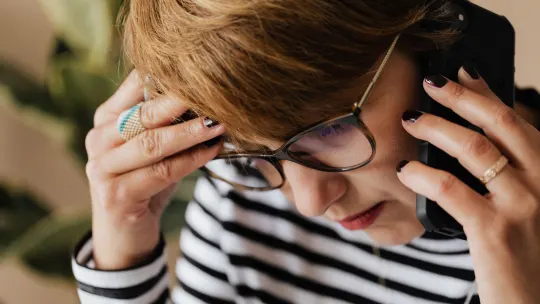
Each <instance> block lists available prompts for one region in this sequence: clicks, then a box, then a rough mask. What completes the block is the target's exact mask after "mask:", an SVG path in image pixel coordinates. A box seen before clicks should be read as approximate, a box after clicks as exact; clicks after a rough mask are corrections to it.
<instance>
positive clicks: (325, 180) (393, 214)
mask: <svg viewBox="0 0 540 304" xmlns="http://www.w3.org/2000/svg"><path fill="white" fill-rule="evenodd" d="M420 84H421V79H420V78H419V74H418V71H417V68H416V66H415V63H414V61H413V60H412V59H411V58H409V57H408V56H406V55H404V54H403V53H400V52H399V51H395V52H394V54H393V55H392V56H391V57H390V60H389V62H388V63H387V65H386V67H385V69H384V71H383V73H382V75H381V77H380V78H379V80H378V82H377V84H376V87H375V88H374V91H373V93H372V94H371V96H370V98H369V100H368V101H367V103H365V104H364V106H363V107H362V114H361V118H362V120H363V121H364V123H365V124H366V126H367V127H368V128H369V129H370V130H371V132H372V133H373V135H374V137H375V140H376V143H377V153H376V155H375V158H374V159H373V160H372V161H371V162H370V163H369V164H368V165H367V166H364V167H362V168H360V169H357V170H353V171H350V172H345V173H327V172H321V171H316V170H312V169H309V168H306V167H304V166H301V165H298V164H296V163H293V162H288V161H286V162H284V163H283V168H284V171H285V176H286V177H287V183H286V185H285V186H284V187H283V188H282V189H281V190H282V192H283V193H284V194H285V195H286V196H287V198H288V199H289V200H290V201H291V202H293V203H294V204H295V206H296V208H297V209H298V211H299V212H300V213H302V214H303V215H305V216H324V217H326V218H328V219H330V220H333V221H341V222H340V223H341V224H342V225H343V226H344V227H345V228H347V229H350V230H357V229H363V230H365V231H366V232H367V233H368V234H369V235H370V237H371V238H372V239H373V240H374V241H376V242H378V243H381V244H402V243H406V242H408V241H410V240H411V239H413V238H414V237H417V236H419V235H421V234H422V233H423V231H424V230H423V228H422V225H421V224H420V223H419V221H418V220H417V219H416V216H415V193H414V192H412V191H411V190H410V189H408V188H406V187H405V186H404V185H403V184H402V183H401V182H400V181H399V180H398V178H397V175H396V165H397V164H398V163H399V161H401V160H404V159H407V160H411V159H416V158H417V148H416V147H417V143H418V142H417V140H416V139H414V138H413V137H412V136H410V135H409V134H408V133H406V132H405V130H404V129H403V127H402V125H401V115H402V113H403V112H404V111H405V110H407V109H415V108H416V106H417V100H418V98H417V95H418V92H419V89H420V88H421V86H420ZM360 89H361V88H360V86H359V87H358V88H351V89H348V90H347V91H344V92H342V93H343V95H342V96H340V98H343V99H348V100H351V101H353V100H354V99H355V98H357V96H359V93H361V92H358V90H360ZM351 106H352V102H351ZM380 202H383V203H382V204H379V205H378V203H380ZM374 206H376V207H375V208H374V210H375V211H372V212H368V213H367V214H366V213H364V212H365V211H366V210H368V209H370V208H372V207H374ZM372 210H373V209H372ZM362 213H364V216H362V217H358V216H357V215H360V214H362ZM351 217H353V218H354V219H351ZM344 219H347V220H346V221H345V222H343V220H344Z"/></svg>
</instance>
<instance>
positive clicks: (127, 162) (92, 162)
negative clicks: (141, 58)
mask: <svg viewBox="0 0 540 304" xmlns="http://www.w3.org/2000/svg"><path fill="white" fill-rule="evenodd" d="M143 95H144V87H143V85H142V83H141V81H140V77H139V75H138V73H137V72H132V73H131V74H130V75H129V76H128V78H127V79H126V80H125V82H124V83H123V84H122V86H121V87H120V88H119V89H118V91H117V92H116V93H115V94H114V95H113V96H112V97H111V98H110V99H109V100H107V101H106V102H105V103H103V104H102V105H101V106H100V107H99V108H98V109H97V111H96V113H95V116H94V128H93V129H92V130H90V132H89V133H88V135H87V136H86V150H87V153H88V158H89V161H88V163H87V165H86V174H87V176H88V179H89V182H90V191H91V197H92V213H93V219H92V232H93V245H94V261H95V263H96V267H97V268H98V269H121V268H126V267H130V266H133V265H134V264H137V263H138V262H140V261H141V260H143V259H144V258H145V257H147V256H148V255H149V254H150V253H151V252H152V250H153V249H154V248H155V247H156V245H157V244H158V242H159V231H160V225H159V223H160V217H161V214H162V213H163V210H164V209H165V207H166V205H167V204H168V202H169V200H170V198H171V195H172V194H173V192H174V190H175V186H176V184H177V183H178V182H179V181H180V180H181V179H182V178H183V177H185V176H186V175H188V174H190V173H191V172H193V171H194V170H196V169H198V168H200V167H202V166H203V165H204V164H205V163H206V162H208V161H209V160H211V159H212V158H214V157H215V155H216V154H217V153H218V151H219V146H220V145H219V144H216V143H217V141H213V143H214V145H213V146H211V147H207V146H206V145H199V144H200V143H202V142H206V143H207V144H208V142H207V141H208V140H211V139H213V138H216V137H217V136H219V135H221V134H222V133H223V132H224V127H223V126H221V125H219V124H216V123H214V122H213V121H211V120H209V119H202V118H196V119H193V120H190V121H187V122H184V123H180V124H172V122H173V121H174V120H175V118H177V117H180V116H181V115H182V114H183V113H185V112H186V110H187V108H186V106H185V105H183V104H182V103H181V102H179V101H176V100H171V99H166V98H158V99H154V100H149V101H146V102H144V103H143V104H142V107H141V109H140V111H141V112H140V113H141V115H140V117H141V122H142V125H143V126H144V127H145V128H146V129H147V130H146V131H144V132H143V133H141V134H139V135H137V136H136V137H134V138H132V139H131V140H129V141H127V142H126V141H125V140H124V139H122V137H121V136H120V133H119V131H118V129H117V127H116V120H117V118H118V116H119V115H120V113H122V112H123V111H125V110H127V109H130V108H131V107H133V106H135V105H136V104H137V103H139V102H140V101H142V100H143Z"/></svg>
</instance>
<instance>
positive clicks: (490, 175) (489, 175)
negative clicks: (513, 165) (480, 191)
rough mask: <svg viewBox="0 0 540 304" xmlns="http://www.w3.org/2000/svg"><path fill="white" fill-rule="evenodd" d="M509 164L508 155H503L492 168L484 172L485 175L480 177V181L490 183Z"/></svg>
mask: <svg viewBox="0 0 540 304" xmlns="http://www.w3.org/2000/svg"><path fill="white" fill-rule="evenodd" d="M507 164H508V158H506V156H504V155H501V157H499V159H498V160H497V161H496V162H495V164H493V166H491V168H489V169H487V170H486V172H484V176H482V177H480V178H479V179H480V181H481V182H482V183H483V184H484V185H485V184H487V183H489V182H490V181H491V180H492V179H494V178H495V177H496V176H497V175H498V174H499V173H500V172H501V171H502V169H503V168H504V167H505V166H506V165H507Z"/></svg>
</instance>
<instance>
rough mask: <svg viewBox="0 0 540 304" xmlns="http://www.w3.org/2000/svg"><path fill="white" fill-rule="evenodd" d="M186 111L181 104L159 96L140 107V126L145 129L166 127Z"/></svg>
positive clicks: (185, 107)
mask: <svg viewBox="0 0 540 304" xmlns="http://www.w3.org/2000/svg"><path fill="white" fill-rule="evenodd" d="M187 110H188V108H187V106H186V105H185V104H184V103H183V102H180V101H178V100H174V99H171V98H170V97H167V96H161V97H158V98H156V99H152V100H149V101H147V102H145V103H143V104H142V105H141V110H140V111H141V112H140V113H141V114H140V118H141V124H142V125H143V126H144V127H145V128H147V129H154V128H159V127H163V126H168V125H170V124H172V123H173V122H175V121H176V120H177V119H178V117H180V116H182V114H184V113H185V112H186V111H187Z"/></svg>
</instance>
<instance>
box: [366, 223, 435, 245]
mask: <svg viewBox="0 0 540 304" xmlns="http://www.w3.org/2000/svg"><path fill="white" fill-rule="evenodd" d="M418 224H419V225H420V223H418ZM366 233H367V234H368V235H369V238H370V239H371V240H372V241H373V242H375V243H377V244H379V245H385V246H396V245H403V244H407V243H409V242H410V241H412V240H413V239H415V238H417V237H419V236H421V235H422V234H423V233H424V228H423V227H421V225H420V227H416V226H415V227H407V228H403V229H401V228H397V227H373V228H372V229H367V230H366Z"/></svg>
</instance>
